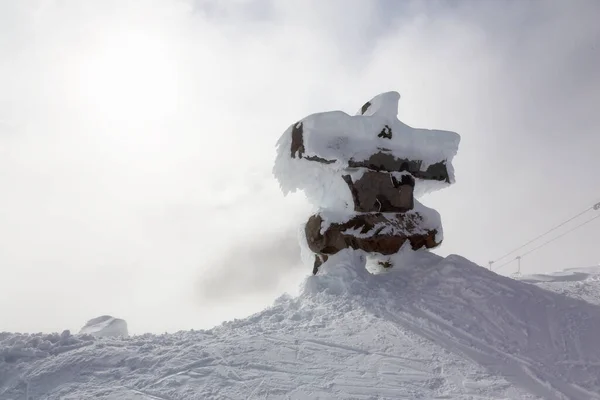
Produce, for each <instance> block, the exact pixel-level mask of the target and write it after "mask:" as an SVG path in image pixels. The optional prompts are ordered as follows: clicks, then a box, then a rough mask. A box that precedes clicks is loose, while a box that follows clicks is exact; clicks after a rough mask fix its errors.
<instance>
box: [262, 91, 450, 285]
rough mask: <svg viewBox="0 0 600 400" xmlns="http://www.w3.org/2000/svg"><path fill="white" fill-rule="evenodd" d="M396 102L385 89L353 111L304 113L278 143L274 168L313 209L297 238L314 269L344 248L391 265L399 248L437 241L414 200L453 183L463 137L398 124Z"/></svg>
mask: <svg viewBox="0 0 600 400" xmlns="http://www.w3.org/2000/svg"><path fill="white" fill-rule="evenodd" d="M399 100H400V95H399V94H398V93H397V92H387V93H382V94H380V95H378V96H376V97H374V98H373V99H372V100H370V101H368V102H367V103H365V104H364V105H363V106H362V108H361V109H360V110H359V111H358V112H357V113H356V115H354V116H351V115H348V114H346V113H344V112H342V111H330V112H323V113H317V114H312V115H309V116H308V117H306V118H304V119H302V120H301V121H298V122H296V123H294V124H292V125H291V126H290V127H289V128H288V129H287V130H286V131H285V132H284V133H283V135H282V136H281V138H280V139H279V141H278V142H277V158H276V162H275V167H274V168H273V173H274V175H275V177H276V178H277V180H278V181H279V183H280V186H281V189H282V190H283V192H284V194H287V193H289V192H295V191H296V190H297V189H300V190H303V191H304V192H305V194H306V196H307V198H308V199H309V201H310V202H311V203H312V204H313V205H314V206H315V207H316V210H315V213H314V214H313V215H312V216H311V217H310V218H309V219H308V222H307V223H306V225H305V226H304V230H303V235H302V236H303V238H302V242H303V243H301V245H302V246H303V250H304V255H305V256H306V253H307V250H308V254H309V255H310V259H311V261H310V263H311V264H312V266H313V274H316V273H317V272H318V271H319V268H320V267H321V266H322V265H323V263H325V262H327V260H328V259H329V258H330V257H331V256H333V255H335V254H338V253H339V252H342V251H344V252H350V253H353V254H355V255H357V259H358V260H362V261H363V262H364V261H365V260H366V259H367V258H368V259H370V260H373V261H375V262H377V263H378V264H379V265H381V266H383V267H391V266H393V264H394V256H395V255H397V254H399V252H400V250H401V249H402V248H403V247H404V246H408V245H410V248H412V249H413V250H417V249H420V248H426V249H431V248H434V247H436V246H439V245H440V244H441V242H442V225H441V220H440V216H439V214H438V213H437V212H436V211H435V210H433V209H431V208H427V207H425V206H423V205H422V204H421V203H419V202H418V201H417V200H416V198H419V197H420V196H422V195H424V194H426V193H428V192H431V191H434V190H438V189H441V188H443V187H446V186H449V185H450V184H452V183H454V169H453V167H452V164H451V162H452V159H453V157H454V156H455V155H456V153H457V151H458V145H459V142H460V136H459V135H458V134H456V133H454V132H448V131H440V130H428V129H416V128H411V127H410V126H408V125H406V124H404V123H402V122H400V121H399V120H398V118H397V115H398V101H399ZM305 259H306V258H305Z"/></svg>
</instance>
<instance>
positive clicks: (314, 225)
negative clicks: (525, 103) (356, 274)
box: [305, 212, 440, 268]
mask: <svg viewBox="0 0 600 400" xmlns="http://www.w3.org/2000/svg"><path fill="white" fill-rule="evenodd" d="M422 221H423V218H422V217H421V215H419V214H418V213H416V212H411V213H396V214H383V213H365V214H358V215H356V216H354V217H353V218H352V219H350V220H349V221H348V222H344V223H339V224H338V223H332V224H331V225H330V226H329V227H328V228H327V230H326V231H325V233H324V234H321V232H320V231H321V226H322V224H323V222H324V221H323V218H322V217H321V216H320V215H318V214H316V215H313V216H311V217H310V218H309V220H308V222H307V223H306V226H305V233H306V239H307V243H308V247H309V248H310V249H311V250H312V251H313V252H315V253H317V254H319V255H332V254H335V253H337V252H338V251H340V250H342V249H347V248H352V249H355V250H364V251H365V252H367V253H372V252H375V253H380V254H383V255H391V254H395V253H397V252H398V251H399V250H400V248H401V247H402V245H404V243H405V242H406V241H407V240H408V241H409V242H410V245H411V247H412V248H413V249H414V250H416V249H419V248H422V247H425V248H428V249H430V248H433V247H436V246H439V245H440V243H438V242H436V241H435V237H436V234H437V230H435V229H431V230H424V229H423V228H422V227H421V226H422ZM315 267H316V268H318V266H315Z"/></svg>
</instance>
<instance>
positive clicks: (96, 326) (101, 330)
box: [79, 315, 129, 337]
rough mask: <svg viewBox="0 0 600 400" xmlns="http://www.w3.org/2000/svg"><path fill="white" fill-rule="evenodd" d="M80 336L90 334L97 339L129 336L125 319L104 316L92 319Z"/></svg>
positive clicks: (82, 329)
mask: <svg viewBox="0 0 600 400" xmlns="http://www.w3.org/2000/svg"><path fill="white" fill-rule="evenodd" d="M79 333H80V334H88V335H92V336H95V337H119V336H128V335H129V332H128V330H127V322H125V320H123V319H119V318H114V317H111V316H110V315H103V316H101V317H97V318H94V319H91V320H89V321H88V322H87V324H85V326H84V327H83V328H81V330H80V331H79Z"/></svg>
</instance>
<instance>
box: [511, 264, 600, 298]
mask: <svg viewBox="0 0 600 400" xmlns="http://www.w3.org/2000/svg"><path fill="white" fill-rule="evenodd" d="M518 279H519V280H521V281H523V282H529V283H535V284H536V285H537V286H539V287H541V288H544V289H546V290H551V291H553V292H556V293H560V294H564V295H566V296H570V297H574V298H577V299H581V300H585V301H587V302H589V303H592V304H598V305H600V266H592V267H584V268H569V269H565V270H563V271H560V272H556V273H553V274H536V275H523V276H521V277H519V278H518Z"/></svg>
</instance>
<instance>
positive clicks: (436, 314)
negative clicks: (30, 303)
mask: <svg viewBox="0 0 600 400" xmlns="http://www.w3.org/2000/svg"><path fill="white" fill-rule="evenodd" d="M403 257H404V258H403V263H401V265H399V266H398V267H397V268H396V267H395V268H393V269H391V270H389V271H388V270H376V271H372V272H373V273H371V272H369V271H366V270H364V269H355V268H353V267H352V265H353V263H352V260H351V259H350V258H348V256H347V255H344V254H340V255H339V256H338V259H337V262H336V264H335V265H331V266H330V267H328V268H324V270H323V271H322V273H320V274H319V275H316V276H310V277H308V278H307V279H306V280H305V282H304V283H303V284H302V290H301V294H300V295H299V296H298V297H290V296H282V297H280V298H279V299H277V301H276V302H275V303H274V305H273V306H272V307H270V308H268V309H266V310H264V311H263V312H260V313H258V314H255V315H253V316H250V317H248V318H245V319H242V320H235V321H231V322H228V323H224V324H222V325H221V326H218V327H216V328H214V329H211V330H207V331H191V332H178V333H176V334H169V335H143V336H134V337H130V338H96V339H94V338H91V337H89V338H88V339H89V340H88V341H83V340H82V339H81V338H78V339H73V340H79V341H80V344H81V343H85V345H81V346H79V347H77V348H73V349H69V350H68V351H64V352H57V353H56V354H47V355H44V356H39V357H37V358H21V359H12V360H6V359H5V360H4V362H2V361H0V399H2V400H4V399H22V398H24V396H25V393H28V395H29V396H30V397H31V398H34V399H36V400H37V399H82V398H91V397H94V398H100V399H116V398H118V399H137V400H140V399H169V400H173V399H222V398H234V399H241V398H269V399H279V398H280V399H289V398H291V399H319V398H321V399H322V398H338V399H415V398H445V399H464V398H480V399H506V398H511V399H517V398H518V399H549V400H554V399H561V400H562V399H582V400H583V399H585V400H589V399H600V396H599V395H598V393H600V378H599V377H600V346H598V339H597V332H600V307H599V306H598V305H594V304H590V303H588V302H585V301H583V300H579V299H574V298H569V297H566V296H564V295H561V294H558V293H554V292H551V291H547V290H544V289H542V288H540V287H537V286H536V285H533V284H529V283H525V282H519V281H517V280H513V279H510V278H505V277H502V276H498V275H496V274H494V273H493V272H490V271H488V270H486V269H484V268H482V267H479V266H477V265H475V264H473V263H471V262H469V261H468V260H465V259H464V258H462V257H459V256H456V255H453V256H449V257H447V258H441V257H439V256H436V255H434V254H431V253H428V252H420V251H419V252H407V253H405V254H404V255H403ZM33 336H35V335H33ZM0 337H1V338H2V339H1V340H0V348H3V347H5V346H6V345H7V343H8V342H9V341H11V340H12V341H13V342H14V340H15V339H14V335H13V336H12V337H11V335H10V334H4V335H3V336H0ZM0 354H3V353H0ZM0 360H1V359H0Z"/></svg>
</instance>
